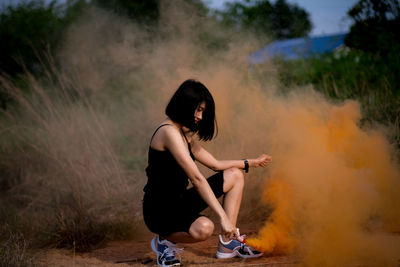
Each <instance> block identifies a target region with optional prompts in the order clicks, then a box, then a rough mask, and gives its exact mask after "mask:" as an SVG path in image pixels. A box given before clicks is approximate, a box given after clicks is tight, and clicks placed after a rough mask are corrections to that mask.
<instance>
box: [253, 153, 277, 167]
mask: <svg viewBox="0 0 400 267" xmlns="http://www.w3.org/2000/svg"><path fill="white" fill-rule="evenodd" d="M271 162H272V157H271V156H268V155H265V154H261V155H260V156H259V157H258V158H256V159H249V166H250V167H265V166H267V165H268V164H269V163H271Z"/></svg>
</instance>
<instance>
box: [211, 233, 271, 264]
mask: <svg viewBox="0 0 400 267" xmlns="http://www.w3.org/2000/svg"><path fill="white" fill-rule="evenodd" d="M240 238H241V239H242V240H243V241H242V242H240V241H239V240H236V239H232V240H231V241H229V242H224V241H223V240H222V236H221V235H219V244H218V250H217V258H218V259H228V258H233V257H236V256H238V257H240V258H257V257H260V256H262V255H263V253H262V252H260V251H257V250H254V249H253V248H252V247H250V246H248V245H246V242H245V241H244V236H240Z"/></svg>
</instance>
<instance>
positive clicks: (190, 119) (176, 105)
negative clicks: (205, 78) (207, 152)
mask: <svg viewBox="0 0 400 267" xmlns="http://www.w3.org/2000/svg"><path fill="white" fill-rule="evenodd" d="M203 101H205V103H206V108H205V110H204V111H203V118H202V120H201V121H200V122H199V123H198V125H196V123H195V122H194V113H195V111H196V109H197V107H198V106H199V105H200V103H201V102H203ZM165 114H167V116H168V117H169V118H170V119H171V120H173V121H175V122H178V123H180V124H182V125H183V126H185V127H187V128H189V129H190V130H191V131H192V132H195V133H197V134H198V135H199V138H200V140H204V141H208V140H211V139H212V138H213V137H214V132H217V131H218V130H217V120H216V118H215V103H214V99H213V97H212V95H211V93H210V91H208V89H207V87H205V86H204V85H203V84H202V83H201V82H198V81H195V80H186V81H184V82H183V83H182V84H181V85H180V86H179V88H178V90H176V92H175V94H174V95H173V96H172V98H171V100H170V101H169V103H168V105H167V108H166V109H165Z"/></svg>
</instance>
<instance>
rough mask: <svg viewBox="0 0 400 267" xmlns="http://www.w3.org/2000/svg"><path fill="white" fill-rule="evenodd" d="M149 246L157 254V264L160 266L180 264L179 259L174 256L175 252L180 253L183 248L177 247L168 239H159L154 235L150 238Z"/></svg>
mask: <svg viewBox="0 0 400 267" xmlns="http://www.w3.org/2000/svg"><path fill="white" fill-rule="evenodd" d="M150 244H151V248H152V249H153V251H154V253H156V254H157V264H158V265H160V266H177V265H181V261H180V260H179V259H177V258H176V257H175V253H179V254H180V253H182V252H183V249H180V248H177V247H176V245H175V244H174V243H172V242H169V241H168V240H165V239H164V240H162V241H160V239H159V237H158V236H156V237H154V238H153V239H152V240H151V243H150Z"/></svg>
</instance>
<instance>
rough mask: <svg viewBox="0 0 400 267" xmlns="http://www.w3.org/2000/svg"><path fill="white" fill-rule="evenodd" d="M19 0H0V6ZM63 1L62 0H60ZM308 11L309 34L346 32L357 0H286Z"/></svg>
mask: <svg viewBox="0 0 400 267" xmlns="http://www.w3.org/2000/svg"><path fill="white" fill-rule="evenodd" d="M19 1H20V0H0V6H1V5H3V4H8V3H16V2H19ZM61 1H63V0H61ZM272 1H275V0H272ZM287 1H288V2H289V3H292V4H297V5H298V6H299V7H302V8H304V9H305V10H307V11H308V13H309V14H310V17H311V21H312V23H313V26H314V27H313V30H312V31H311V35H323V34H330V33H339V32H347V31H348V30H349V26H350V25H351V21H350V19H348V18H347V16H346V12H347V11H348V10H349V9H350V8H351V7H352V6H353V5H354V4H355V3H356V2H358V0H287ZM203 2H204V3H206V4H207V5H208V6H209V7H210V8H214V9H222V8H223V7H224V5H225V3H227V2H234V1H229V0H203Z"/></svg>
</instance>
